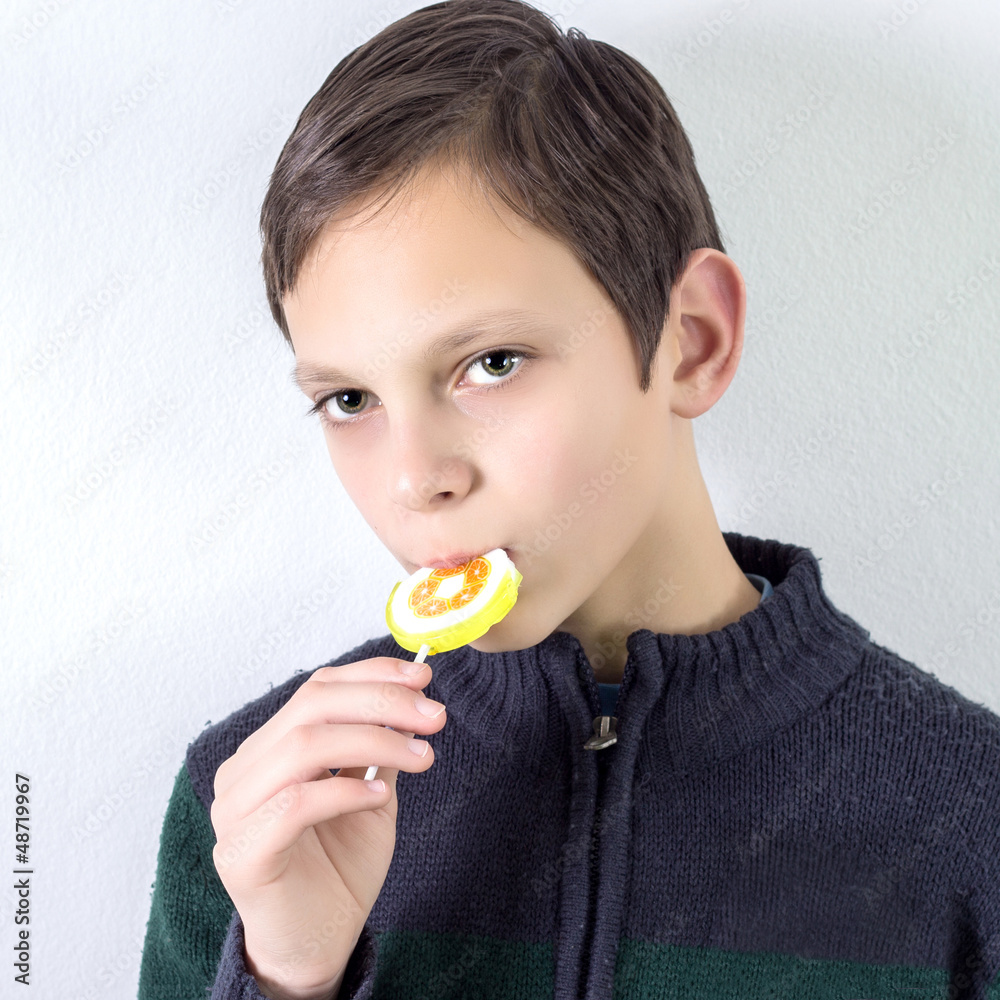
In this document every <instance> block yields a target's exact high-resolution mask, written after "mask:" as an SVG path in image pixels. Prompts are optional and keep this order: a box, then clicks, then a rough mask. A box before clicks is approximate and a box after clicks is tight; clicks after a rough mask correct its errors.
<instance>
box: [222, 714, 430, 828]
mask: <svg viewBox="0 0 1000 1000" xmlns="http://www.w3.org/2000/svg"><path fill="white" fill-rule="evenodd" d="M433 760H434V750H433V748H432V747H431V745H430V744H429V743H428V742H427V741H426V740H422V739H419V738H418V739H417V740H411V739H410V738H409V737H408V736H407V735H406V734H405V733H402V732H395V731H393V730H390V729H385V728H383V727H381V726H358V725H315V726H297V727H295V728H294V729H292V730H290V731H289V732H288V734H286V736H285V737H284V738H283V739H282V740H280V741H279V743H278V744H277V745H276V746H275V748H274V752H273V753H271V754H269V755H268V756H267V757H266V758H264V759H263V760H261V761H260V762H259V764H258V766H257V767H255V768H252V769H250V770H248V771H246V772H245V773H244V775H243V778H242V779H241V780H240V781H239V782H238V783H237V784H235V785H234V786H233V787H232V788H230V789H229V790H228V791H227V793H226V794H225V795H224V796H216V799H215V802H214V803H213V804H212V822H213V824H214V825H215V826H216V830H217V831H218V830H219V829H223V830H224V829H226V828H228V827H229V826H233V825H239V823H240V821H241V820H243V819H245V817H247V816H249V815H250V814H251V813H253V812H254V811H255V810H257V809H258V808H259V807H260V805H261V803H264V802H266V801H268V800H269V799H271V798H272V797H273V796H275V795H277V794H278V793H279V792H280V791H281V790H282V789H283V788H289V787H295V786H297V785H300V784H305V783H309V782H311V781H315V780H317V779H319V780H323V781H324V783H326V780H325V779H332V780H337V778H334V777H333V775H331V774H330V771H331V770H332V767H333V766H336V767H338V768H359V767H363V768H367V765H369V764H371V763H376V764H378V765H379V767H380V768H381V767H386V768H387V769H389V768H394V769H396V770H405V771H413V772H419V771H425V770H427V768H428V767H430V766H431V764H432V763H433ZM340 776H341V775H340V774H338V775H337V777H338V778H339V777H340ZM345 777H346V778H347V779H349V780H351V781H354V780H357V779H355V778H354V777H353V775H346V776H345ZM362 777H363V773H362Z"/></svg>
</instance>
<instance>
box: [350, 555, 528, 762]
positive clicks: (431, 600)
mask: <svg viewBox="0 0 1000 1000" xmlns="http://www.w3.org/2000/svg"><path fill="white" fill-rule="evenodd" d="M520 583H521V574H520V573H518V571H517V567H516V566H515V565H514V564H513V562H511V560H510V558H509V557H508V555H507V553H506V552H504V550H503V549H493V550H492V551H491V552H487V553H486V554H485V555H482V556H476V557H475V558H474V559H470V560H469V561H468V562H467V563H465V564H463V565H462V566H454V567H451V568H448V569H432V568H429V567H426V566H425V567H423V568H422V569H418V570H417V571H416V573H413V574H412V575H411V576H410V577H409V578H408V579H406V580H402V581H400V582H399V583H397V584H396V585H395V586H394V587H393V588H392V593H391V594H389V601H388V603H387V604H386V606H385V620H386V624H387V625H388V626H389V631H390V632H391V633H392V635H393V638H394V639H395V640H396V642H398V643H399V644H400V646H402V647H403V649H409V650H410V651H411V652H414V653H416V654H417V655H416V656H415V657H414V658H413V659H414V661H415V662H417V663H422V662H423V661H424V658H425V657H426V656H427V655H428V654H431V653H444V652H446V651H447V650H449V649H458V647H459V646H465V645H466V644H467V643H470V642H472V641H473V640H474V639H478V638H479V637H480V636H481V635H485V634H486V633H487V632H488V631H489V630H490V629H491V628H492V627H493V626H494V625H496V623H497V622H498V621H500V619H501V618H503V617H504V615H506V614H507V612H508V611H510V609H511V608H512V607H514V602H515V601H516V600H517V588H518V586H519V585H520ZM390 728H391V727H390ZM404 735H405V736H407V737H412V736H413V733H405V734H404ZM377 772H378V766H377V765H376V764H372V766H371V767H370V768H368V771H367V772H366V774H365V781H370V780H371V779H372V778H374V777H375V774H376V773H377Z"/></svg>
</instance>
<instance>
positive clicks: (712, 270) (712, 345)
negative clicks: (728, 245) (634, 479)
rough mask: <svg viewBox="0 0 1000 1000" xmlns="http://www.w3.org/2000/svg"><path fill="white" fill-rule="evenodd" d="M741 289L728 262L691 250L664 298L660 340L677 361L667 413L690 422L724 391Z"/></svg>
mask: <svg viewBox="0 0 1000 1000" xmlns="http://www.w3.org/2000/svg"><path fill="white" fill-rule="evenodd" d="M745 316H746V287H745V285H744V282H743V275H742V274H741V273H740V270H739V268H738V267H737V266H736V264H735V263H734V262H733V260H732V259H731V258H729V257H727V256H726V255H725V254H724V253H721V252H720V251H718V250H713V249H710V248H707V247H703V248H701V249H698V250H695V251H694V252H693V253H692V254H691V256H690V258H689V259H688V263H687V266H686V267H685V269H684V272H683V274H682V275H681V276H680V278H679V279H678V280H677V282H676V283H675V284H674V287H673V289H672V290H671V294H670V315H669V316H668V318H667V326H666V329H665V330H664V339H665V340H666V339H667V338H668V337H669V338H670V339H671V340H672V343H671V344H670V346H671V347H672V348H673V350H674V354H675V358H676V356H677V355H679V360H678V361H677V363H676V367H675V368H674V371H673V401H672V409H673V411H674V412H675V413H676V414H677V415H678V416H681V417H685V418H686V419H688V420H690V419H693V418H694V417H698V416H700V415H701V414H702V413H704V412H705V411H706V410H709V409H711V407H712V406H714V405H715V403H716V402H717V401H718V399H719V397H720V396H722V394H723V393H724V392H725V391H726V389H727V388H728V387H729V383H730V382H731V381H732V380H733V376H734V375H735V374H736V368H737V366H738V365H739V361H740V355H741V354H742V352H743V323H744V318H745Z"/></svg>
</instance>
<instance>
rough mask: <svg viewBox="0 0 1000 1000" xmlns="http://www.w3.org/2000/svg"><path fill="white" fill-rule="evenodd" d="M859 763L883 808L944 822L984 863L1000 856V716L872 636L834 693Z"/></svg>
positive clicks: (966, 850) (959, 843)
mask: <svg viewBox="0 0 1000 1000" xmlns="http://www.w3.org/2000/svg"><path fill="white" fill-rule="evenodd" d="M834 707H835V709H836V714H837V716H838V718H839V720H840V721H841V724H842V725H843V726H844V728H845V731H846V732H845V735H846V736H847V738H848V740H849V741H850V742H851V743H853V744H854V746H855V754H852V756H853V758H854V760H855V763H856V765H857V766H858V767H859V768H860V769H861V770H862V771H863V772H866V773H867V774H868V775H869V776H870V777H871V779H872V780H873V781H874V782H875V786H874V788H873V793H874V794H876V795H877V796H878V798H879V799H880V800H881V801H882V803H883V804H885V806H886V807H887V808H891V807H892V806H893V804H895V805H900V804H908V806H909V807H910V808H911V809H913V810H915V811H916V812H917V813H920V814H921V815H922V816H924V817H925V818H926V817H931V816H936V817H939V818H940V822H941V823H942V824H945V825H946V827H947V829H948V831H950V836H951V837H953V838H954V844H955V846H956V847H959V848H961V849H962V850H963V851H964V853H966V855H967V856H968V857H969V858H970V860H972V861H973V863H974V864H975V865H977V866H979V867H981V868H984V867H990V866H995V864H996V862H997V859H998V858H1000V716H998V715H997V714H996V713H995V712H993V711H992V710H991V709H990V708H988V707H987V706H985V705H982V704H979V703H977V702H974V701H972V700H971V699H969V698H967V697H966V696H965V695H963V694H962V693H961V692H960V691H958V690H956V689H955V688H954V687H951V686H950V685H948V684H945V683H944V682H943V681H942V680H940V679H939V678H938V677H936V676H935V675H934V674H932V673H929V672H928V671H926V670H923V669H921V668H920V667H918V666H917V665H916V664H914V663H911V662H910V661H908V660H905V659H904V658H903V657H901V656H899V655H898V654H897V653H895V652H893V651H892V650H889V649H886V648H885V647H883V646H879V645H878V644H877V643H874V642H869V643H868V645H867V649H866V653H865V655H864V657H863V658H862V661H861V663H860V664H859V667H858V669H857V670H856V671H855V672H854V673H853V674H852V676H851V678H850V679H849V681H848V683H847V684H845V685H844V686H843V687H842V688H841V689H840V691H839V692H838V696H837V698H835V705H834Z"/></svg>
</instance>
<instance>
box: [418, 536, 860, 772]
mask: <svg viewBox="0 0 1000 1000" xmlns="http://www.w3.org/2000/svg"><path fill="white" fill-rule="evenodd" d="M723 538H724V539H725V541H726V544H727V545H728V547H729V550H730V552H731V553H732V555H733V558H734V560H735V561H736V563H737V564H738V565H739V567H740V569H742V570H743V571H744V572H745V573H758V574H760V575H761V576H764V577H766V578H767V579H769V580H770V581H771V583H772V585H773V587H774V592H773V594H772V595H771V596H770V597H769V598H768V599H767V600H766V601H761V602H760V603H759V604H758V606H757V607H756V608H755V609H754V610H753V611H750V612H748V613H747V614H745V615H743V616H742V617H741V618H740V619H739V620H737V621H735V622H732V623H730V624H729V625H726V626H725V627H724V628H721V629H717V630H715V631H712V632H707V633H702V634H699V635H672V634H664V633H654V632H652V631H650V630H649V629H639V630H637V631H635V632H633V633H632V634H631V635H629V637H628V639H627V648H628V660H627V662H626V665H625V672H624V676H623V678H622V686H621V693H620V695H619V701H618V707H617V713H616V714H617V715H618V737H619V745H621V744H627V743H632V744H634V743H636V742H638V740H640V739H641V738H642V737H643V735H644V733H645V732H646V731H647V730H650V727H652V729H651V730H650V731H651V732H652V733H654V734H655V739H656V742H657V744H661V742H662V741H665V746H664V747H663V749H665V750H666V751H667V752H668V754H669V759H670V761H671V762H672V764H673V766H676V767H679V768H682V769H684V770H689V769H692V768H697V767H700V766H703V765H704V764H706V763H709V762H711V761H714V760H720V759H723V758H725V757H729V756H731V755H732V754H735V753H739V752H741V751H743V750H745V749H747V748H748V747H749V746H751V745H753V744H755V743H757V742H758V741H760V740H762V739H764V738H766V737H767V736H768V735H770V734H771V733H773V732H776V731H777V730H779V729H782V728H784V727H786V726H788V725H790V724H791V723H792V722H794V721H795V720H796V719H797V718H799V717H801V715H802V714H803V713H805V712H807V711H808V710H809V709H811V708H814V707H815V706H816V705H818V704H820V702H822V701H823V700H824V699H825V698H827V697H828V696H829V695H830V694H831V692H832V691H833V690H834V689H835V688H836V687H837V686H838V685H839V684H840V683H841V682H842V681H843V680H844V679H845V677H847V675H848V674H849V673H850V672H851V671H852V670H854V669H855V668H856V667H857V666H858V664H859V662H860V660H861V657H862V655H863V652H864V649H865V646H866V644H867V643H868V642H869V633H868V632H867V631H866V630H865V629H863V628H861V626H860V625H858V623H857V622H855V621H854V620H853V619H852V618H849V617H848V616H847V615H845V614H843V613H841V612H840V611H838V610H837V609H836V608H835V607H834V606H833V605H832V604H831V603H830V601H829V599H828V598H827V596H826V594H825V593H824V591H823V587H822V582H821V576H820V570H819V563H818V561H817V559H816V557H815V556H814V555H813V554H812V552H811V551H810V550H809V549H806V548H802V547H799V546H796V545H788V544H782V543H781V542H778V541H774V540H762V539H758V538H753V537H750V536H745V535H739V534H735V533H723ZM433 665H434V669H435V677H434V680H433V681H432V687H433V688H434V689H436V692H437V693H436V694H433V695H432V696H434V697H439V698H440V699H441V700H442V701H444V702H445V704H447V705H448V706H449V712H450V713H451V712H452V710H453V709H455V710H458V711H460V712H461V714H462V715H463V716H464V718H465V724H466V725H469V726H470V727H471V728H472V729H474V730H479V732H480V735H481V736H482V737H483V738H484V739H485V740H486V741H487V742H493V740H497V741H500V742H507V741H508V740H509V739H510V738H511V735H512V734H514V733H518V734H519V739H523V740H527V741H529V742H530V741H531V740H532V739H533V738H546V734H545V732H544V731H545V730H546V729H548V730H552V728H553V718H552V706H553V705H554V704H559V705H561V706H562V710H563V716H564V718H565V720H566V722H567V724H568V725H569V729H570V733H569V736H568V738H569V739H570V740H571V741H572V742H574V743H575V742H577V741H579V742H581V743H582V741H584V740H585V739H586V738H587V737H588V736H589V735H590V731H591V722H592V718H593V716H594V715H595V714H598V711H599V700H598V695H597V684H596V680H595V679H594V676H593V672H592V670H591V668H590V665H589V663H588V662H587V659H586V656H585V654H584V652H583V649H582V647H581V645H580V643H579V641H578V640H577V639H576V638H575V637H574V636H572V635H570V634H569V633H566V632H554V633H552V634H551V635H550V636H548V637H547V638H546V639H544V640H543V641H542V642H540V643H538V644H537V645H536V646H533V647H530V648H528V649H524V650H517V651H513V652H509V653H480V652H478V651H476V650H473V649H471V648H469V647H465V648H463V649H459V650H455V651H453V652H452V653H443V654H439V656H437V657H435V658H434V662H433ZM431 693H432V692H431V691H430V690H429V691H428V694H431ZM543 705H545V706H549V708H548V710H547V711H540V706H543ZM548 738H551V732H550V733H549V734H548ZM564 738H565V737H564ZM599 752H603V751H599Z"/></svg>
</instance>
